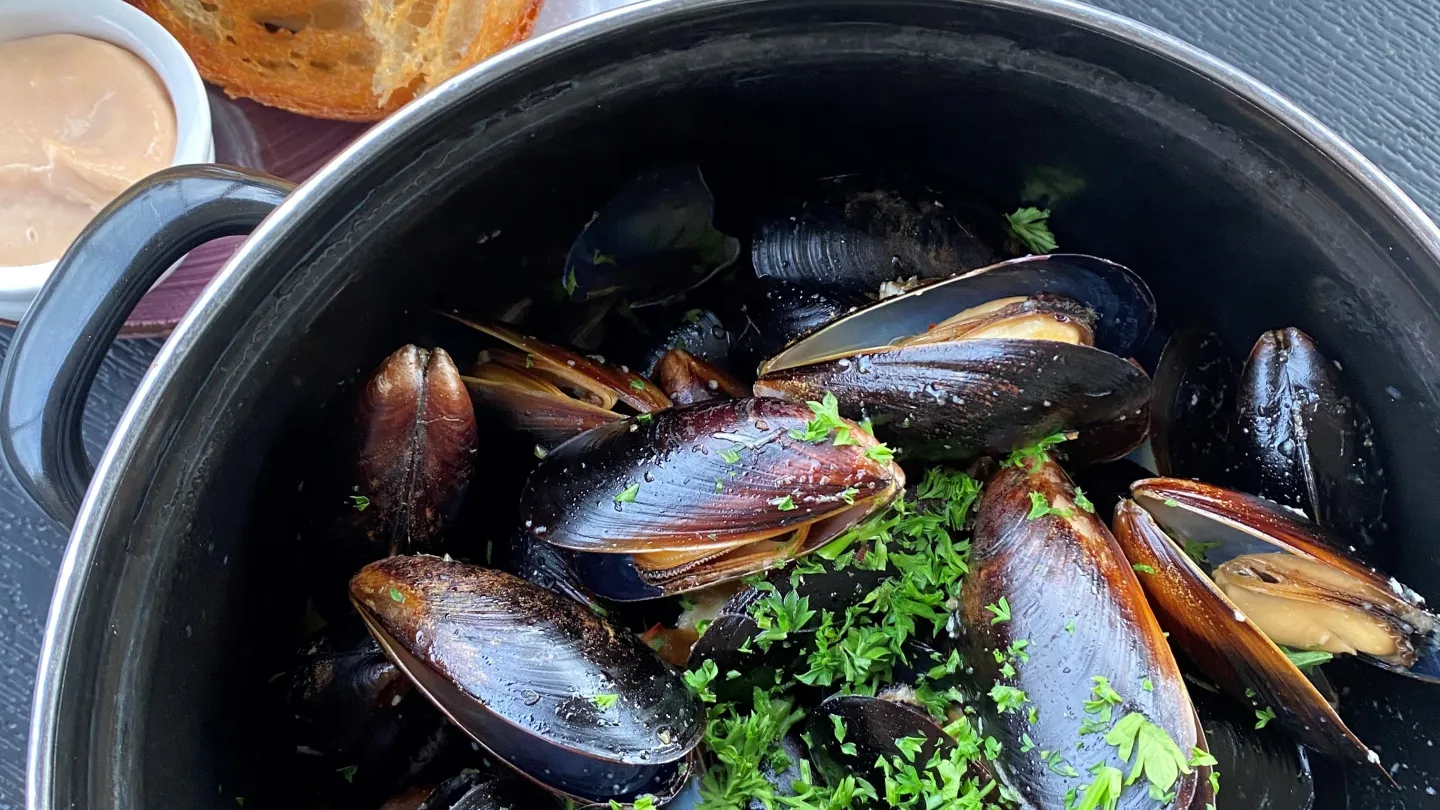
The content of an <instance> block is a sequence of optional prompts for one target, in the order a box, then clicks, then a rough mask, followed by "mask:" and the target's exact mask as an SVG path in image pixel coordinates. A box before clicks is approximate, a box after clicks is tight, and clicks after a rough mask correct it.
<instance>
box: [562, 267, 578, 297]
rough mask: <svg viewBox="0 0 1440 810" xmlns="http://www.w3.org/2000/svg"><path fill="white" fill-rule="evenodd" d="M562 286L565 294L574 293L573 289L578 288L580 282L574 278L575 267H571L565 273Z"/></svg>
mask: <svg viewBox="0 0 1440 810" xmlns="http://www.w3.org/2000/svg"><path fill="white" fill-rule="evenodd" d="M564 287H565V294H566V295H574V294H575V290H577V289H579V287H580V283H579V282H578V281H576V280H575V268H573V267H572V268H570V269H569V271H567V272H566V273H565V282H564Z"/></svg>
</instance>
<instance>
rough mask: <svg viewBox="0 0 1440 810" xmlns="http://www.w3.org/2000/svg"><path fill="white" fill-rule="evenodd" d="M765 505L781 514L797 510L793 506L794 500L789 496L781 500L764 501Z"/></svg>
mask: <svg viewBox="0 0 1440 810" xmlns="http://www.w3.org/2000/svg"><path fill="white" fill-rule="evenodd" d="M766 503H768V504H770V505H771V506H773V507H775V508H776V509H779V510H780V511H781V512H789V511H791V510H794V509H797V508H798V507H796V506H795V499H794V498H792V497H790V496H789V495H786V496H785V497H783V498H771V499H770V500H768V501H766Z"/></svg>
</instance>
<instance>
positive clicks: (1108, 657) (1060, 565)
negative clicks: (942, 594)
mask: <svg viewBox="0 0 1440 810" xmlns="http://www.w3.org/2000/svg"><path fill="white" fill-rule="evenodd" d="M1042 499H1043V504H1042ZM1041 505H1043V506H1044V511H1043V512H1042V513H1040V514H1036V515H1035V516H1034V517H1033V518H1032V517H1031V515H1032V513H1034V512H1035V511H1037V506H1041ZM1002 597H1003V598H1004V599H1005V600H1006V601H1005V605H1006V607H1007V608H1008V610H1007V613H1008V620H997V616H996V615H995V613H994V611H992V610H990V609H987V607H986V606H987V605H999V604H1000V600H1001V598H1002ZM961 618H962V625H963V627H964V633H965V637H964V645H965V650H966V654H965V661H966V662H967V663H968V664H969V665H970V666H972V667H973V668H974V671H975V672H974V674H975V677H976V679H977V683H978V684H979V685H980V690H981V691H984V690H988V689H990V686H991V685H992V684H997V685H1004V686H1009V687H1014V688H1016V689H1019V690H1021V692H1023V693H1024V695H1025V696H1026V702H1025V703H1024V705H1022V706H1010V707H1002V706H1001V705H1000V704H999V703H998V702H997V701H996V700H993V699H990V698H988V697H987V698H986V699H982V700H980V701H978V702H977V705H978V706H979V707H980V708H981V713H980V716H981V717H982V718H983V719H984V721H985V723H986V726H985V728H984V729H983V730H984V731H985V732H986V733H989V734H991V735H992V736H994V737H995V738H996V739H998V740H999V741H1000V742H1001V744H1002V746H1003V751H1004V752H1005V753H1004V754H1003V755H1002V758H1001V761H1000V763H999V767H1000V776H1001V779H1002V780H1003V781H1005V782H1007V783H1008V784H1009V786H1010V787H1012V788H1013V789H1015V790H1016V791H1018V792H1019V793H1020V795H1021V796H1022V798H1023V799H1024V800H1025V801H1026V802H1029V803H1030V804H1031V805H1032V806H1035V807H1063V806H1064V805H1065V795H1066V793H1067V791H1069V790H1070V789H1071V788H1073V787H1075V785H1076V784H1077V782H1076V780H1075V779H1071V778H1067V777H1066V776H1065V775H1064V774H1063V773H1062V772H1061V771H1063V770H1064V769H1063V768H1057V767H1054V766H1053V765H1052V763H1049V762H1047V761H1046V760H1045V759H1043V758H1042V757H1041V755H1040V753H1039V752H1040V751H1041V750H1044V751H1049V752H1056V751H1060V752H1062V756H1063V759H1064V761H1065V762H1066V763H1067V764H1068V765H1070V766H1071V767H1073V768H1074V769H1075V771H1076V772H1077V773H1078V774H1085V773H1086V772H1087V771H1088V770H1089V769H1090V768H1092V767H1095V766H1097V765H1099V764H1102V763H1108V762H1110V761H1111V760H1110V758H1111V757H1112V756H1113V754H1114V750H1115V749H1114V748H1113V747H1111V746H1110V745H1109V744H1108V743H1106V742H1105V737H1106V735H1105V734H1098V733H1089V734H1082V733H1081V729H1082V727H1083V725H1084V723H1085V722H1086V717H1085V715H1084V714H1082V712H1081V711H1080V708H1079V707H1081V706H1082V705H1083V704H1084V703H1086V702H1087V701H1088V700H1090V699H1091V690H1092V688H1093V686H1094V683H1093V682H1092V679H1093V678H1095V677H1096V676H1099V677H1103V678H1105V679H1107V680H1108V682H1109V684H1110V685H1111V687H1112V688H1113V689H1114V690H1115V691H1116V692H1117V693H1118V694H1119V695H1120V696H1121V697H1122V698H1123V702H1122V703H1121V704H1119V705H1115V706H1114V707H1113V711H1114V713H1115V715H1114V716H1115V719H1116V720H1118V719H1119V718H1121V717H1122V716H1125V715H1128V714H1130V713H1132V712H1134V713H1139V714H1141V715H1143V717H1144V718H1145V719H1146V720H1148V721H1149V722H1150V723H1152V724H1154V725H1155V726H1158V727H1159V728H1161V729H1163V730H1164V731H1165V732H1166V733H1167V734H1169V736H1170V738H1171V739H1172V740H1173V741H1174V743H1175V744H1176V745H1177V746H1178V747H1179V749H1180V750H1181V751H1182V752H1186V753H1187V754H1188V753H1189V752H1191V751H1192V750H1193V749H1194V748H1195V747H1197V746H1199V745H1201V744H1202V741H1203V736H1202V735H1201V733H1200V732H1199V729H1198V723H1197V720H1196V718H1195V713H1194V709H1193V707H1192V706H1191V704H1190V699H1189V696H1188V695H1187V693H1186V690H1185V685H1184V683H1183V681H1182V679H1181V675H1180V671H1179V667H1178V665H1177V664H1176V661H1175V658H1174V656H1173V654H1172V653H1171V651H1170V646H1169V644H1168V643H1167V642H1166V639H1165V637H1164V636H1163V634H1162V632H1161V629H1160V626H1159V624H1158V623H1157V622H1156V620H1155V616H1154V615H1153V614H1152V613H1151V611H1150V607H1149V605H1148V604H1147V602H1146V599H1145V594H1144V592H1143V591H1142V590H1141V588H1140V583H1139V582H1137V581H1136V578H1135V572H1134V571H1133V570H1132V569H1131V567H1130V563H1129V561H1127V560H1126V559H1125V556H1124V554H1123V553H1122V552H1121V550H1120V547H1119V546H1118V545H1117V544H1116V542H1115V539H1114V538H1113V537H1111V536H1110V532H1109V530H1108V529H1107V528H1106V527H1105V524H1104V523H1103V522H1101V520H1100V519H1099V518H1098V517H1097V516H1096V515H1094V514H1092V513H1090V512H1088V511H1086V510H1085V509H1084V508H1082V507H1081V506H1079V505H1077V504H1076V502H1075V491H1074V488H1073V487H1072V486H1071V484H1070V481H1069V479H1068V478H1067V477H1066V475H1065V473H1064V471H1062V470H1061V469H1060V467H1059V465H1058V464H1056V463H1055V462H1054V461H1052V460H1048V459H1047V460H1044V461H1038V462H1027V463H1026V464H1022V465H1018V466H1012V467H1008V468H1004V469H1002V470H1000V472H999V473H997V474H996V475H995V477H993V478H992V479H991V480H990V481H989V482H988V483H987V484H986V485H985V489H984V491H983V492H982V494H981V497H980V503H979V512H978V514H977V517H976V523H975V533H974V540H973V543H972V547H971V556H970V574H969V576H968V578H967V579H966V581H965V588H964V591H963V592H962V604H961ZM1021 640H1024V641H1025V644H1024V645H1022V648H1021V650H1020V651H1016V647H1015V646H1013V645H1015V644H1016V643H1017V642H1019V641H1021ZM997 651H999V652H1000V653H1001V656H1000V657H1002V658H1004V659H1005V661H1006V662H1008V665H1009V666H1010V667H1012V668H1013V670H1014V674H1013V675H1007V674H1006V670H1005V669H1004V668H1003V666H1002V663H1000V662H998V661H996V656H995V655H994V654H993V653H995V652H997ZM1020 652H1024V653H1025V654H1024V655H1021V654H1020ZM1147 679H1148V681H1149V685H1150V688H1149V689H1145V688H1143V686H1142V685H1143V684H1144V683H1145V682H1146V680H1147ZM1032 709H1033V710H1034V713H1033V714H1031V710H1032ZM1032 719H1033V720H1034V722H1030V720H1032ZM1023 735H1028V737H1029V739H1030V740H1032V741H1033V745H1025V744H1024V743H1023ZM1022 749H1024V750H1023V752H1022ZM1206 777H1207V774H1206V772H1205V770H1204V769H1203V768H1192V769H1190V773H1189V774H1183V775H1180V776H1179V777H1178V780H1177V781H1176V783H1175V784H1174V785H1173V787H1172V790H1173V791H1174V792H1175V794H1176V798H1175V806H1176V807H1189V806H1190V803H1191V801H1192V799H1193V798H1194V797H1195V796H1196V793H1197V791H1198V790H1199V789H1200V787H1199V786H1200V783H1201V782H1203V781H1204V780H1205V779H1206ZM1163 804H1164V803H1163V802H1158V801H1156V800H1154V799H1152V798H1150V797H1149V796H1148V795H1147V791H1146V790H1144V789H1140V788H1131V789H1126V790H1125V791H1124V792H1123V794H1122V795H1121V797H1120V803H1119V807H1121V808H1126V809H1127V810H1134V809H1138V808H1157V807H1160V806H1162V805H1163Z"/></svg>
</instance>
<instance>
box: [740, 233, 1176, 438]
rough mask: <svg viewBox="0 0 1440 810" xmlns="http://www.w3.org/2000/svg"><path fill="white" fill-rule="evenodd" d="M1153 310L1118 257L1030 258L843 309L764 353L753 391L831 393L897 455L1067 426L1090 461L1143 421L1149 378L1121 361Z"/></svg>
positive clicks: (797, 398) (792, 396) (791, 395)
mask: <svg viewBox="0 0 1440 810" xmlns="http://www.w3.org/2000/svg"><path fill="white" fill-rule="evenodd" d="M1154 320H1155V302H1154V299H1153V298H1152V297H1151V295H1150V291H1149V289H1148V288H1146V286H1145V284H1144V282H1143V281H1141V280H1140V279H1139V278H1138V277H1137V276H1135V275H1134V274H1133V273H1131V272H1130V271H1129V270H1127V269H1125V268H1124V267H1121V266H1120V265H1118V264H1114V263H1111V262H1107V261H1105V260H1103V259H1097V258H1094V257H1091V256H1079V255H1067V254H1052V255H1047V256H1031V257H1027V258H1024V259H1016V260H1013V261H1008V262H1002V263H1000V264H996V265H992V266H990V267H985V268H981V269H979V270H975V271H973V272H970V273H967V274H965V275H962V276H956V277H954V278H951V279H947V280H945V281H940V282H936V283H934V284H929V285H926V286H921V287H918V288H916V289H914V290H911V291H910V292H908V293H905V294H903V295H899V296H896V297H894V298H888V299H885V300H883V301H880V302H879V303H876V304H873V305H871V306H868V307H865V308H864V309H861V310H860V311H858V312H855V313H854V314H851V315H847V316H845V317H842V318H840V319H839V320H836V321H834V322H833V323H831V324H829V325H828V326H825V327H824V328H822V329H820V330H818V331H816V332H814V333H813V334H811V335H809V336H808V337H805V338H803V339H801V340H799V341H797V342H795V343H793V344H791V345H790V346H789V347H787V348H786V349H784V350H783V351H781V352H780V353H779V354H777V355H776V356H774V357H772V358H771V359H770V360H768V361H766V362H765V363H763V364H762V365H761V367H760V373H761V377H760V379H759V380H758V381H757V382H756V383H755V386H754V388H755V393H756V394H757V395H759V396H769V397H777V398H780V399H785V400H789V401H792V402H803V401H806V400H816V399H819V398H820V395H821V394H822V393H823V392H826V391H830V392H833V393H834V395H835V396H836V398H837V399H838V400H839V402H840V410H841V413H843V414H844V415H846V416H848V417H851V418H854V419H859V418H862V417H868V418H870V419H871V420H872V421H873V423H874V426H875V429H876V431H877V432H878V433H879V435H880V436H881V437H882V438H884V439H886V440H887V441H891V442H894V443H896V444H897V445H898V446H900V447H901V448H903V449H904V451H905V453H906V457H907V458H915V459H944V460H960V459H967V458H971V457H974V456H977V455H980V454H983V453H1003V452H1008V451H1010V450H1012V449H1014V448H1016V447H1020V446H1024V445H1027V444H1033V443H1034V442H1036V441H1039V440H1040V439H1042V438H1044V437H1046V436H1049V435H1053V434H1055V433H1061V432H1073V431H1078V432H1079V434H1080V438H1079V441H1077V443H1076V444H1077V446H1080V447H1083V448H1084V453H1085V455H1086V457H1087V458H1088V459H1092V460H1093V459H1101V458H1114V457H1118V456H1119V455H1123V454H1124V453H1125V452H1128V451H1129V450H1130V449H1133V448H1134V447H1135V446H1138V445H1139V444H1140V443H1141V442H1143V441H1144V438H1145V434H1146V431H1147V430H1148V425H1147V422H1148V415H1147V413H1146V409H1147V407H1148V403H1149V400H1150V380H1149V378H1148V377H1147V376H1146V375H1145V373H1144V372H1143V371H1142V370H1141V369H1140V368H1139V367H1138V366H1136V365H1134V364H1133V363H1131V362H1130V361H1128V360H1126V359H1125V358H1126V357H1128V356H1129V355H1130V354H1131V353H1132V352H1133V351H1134V350H1135V348H1136V347H1138V346H1139V344H1140V343H1141V341H1143V340H1144V339H1145V336H1146V335H1147V334H1148V333H1149V331H1150V328H1151V325H1152V324H1153V323H1154ZM1089 433H1094V434H1096V436H1097V437H1098V439H1099V440H1097V441H1090V440H1089V438H1090V437H1089V436H1088V435H1087V434H1089Z"/></svg>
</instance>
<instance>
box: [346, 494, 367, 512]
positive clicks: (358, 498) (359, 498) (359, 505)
mask: <svg viewBox="0 0 1440 810" xmlns="http://www.w3.org/2000/svg"><path fill="white" fill-rule="evenodd" d="M350 500H351V504H350V505H351V506H353V507H355V511H356V512H364V511H365V510H366V509H367V508H369V506H370V499H369V498H368V497H366V496H364V495H351V496H350Z"/></svg>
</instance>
